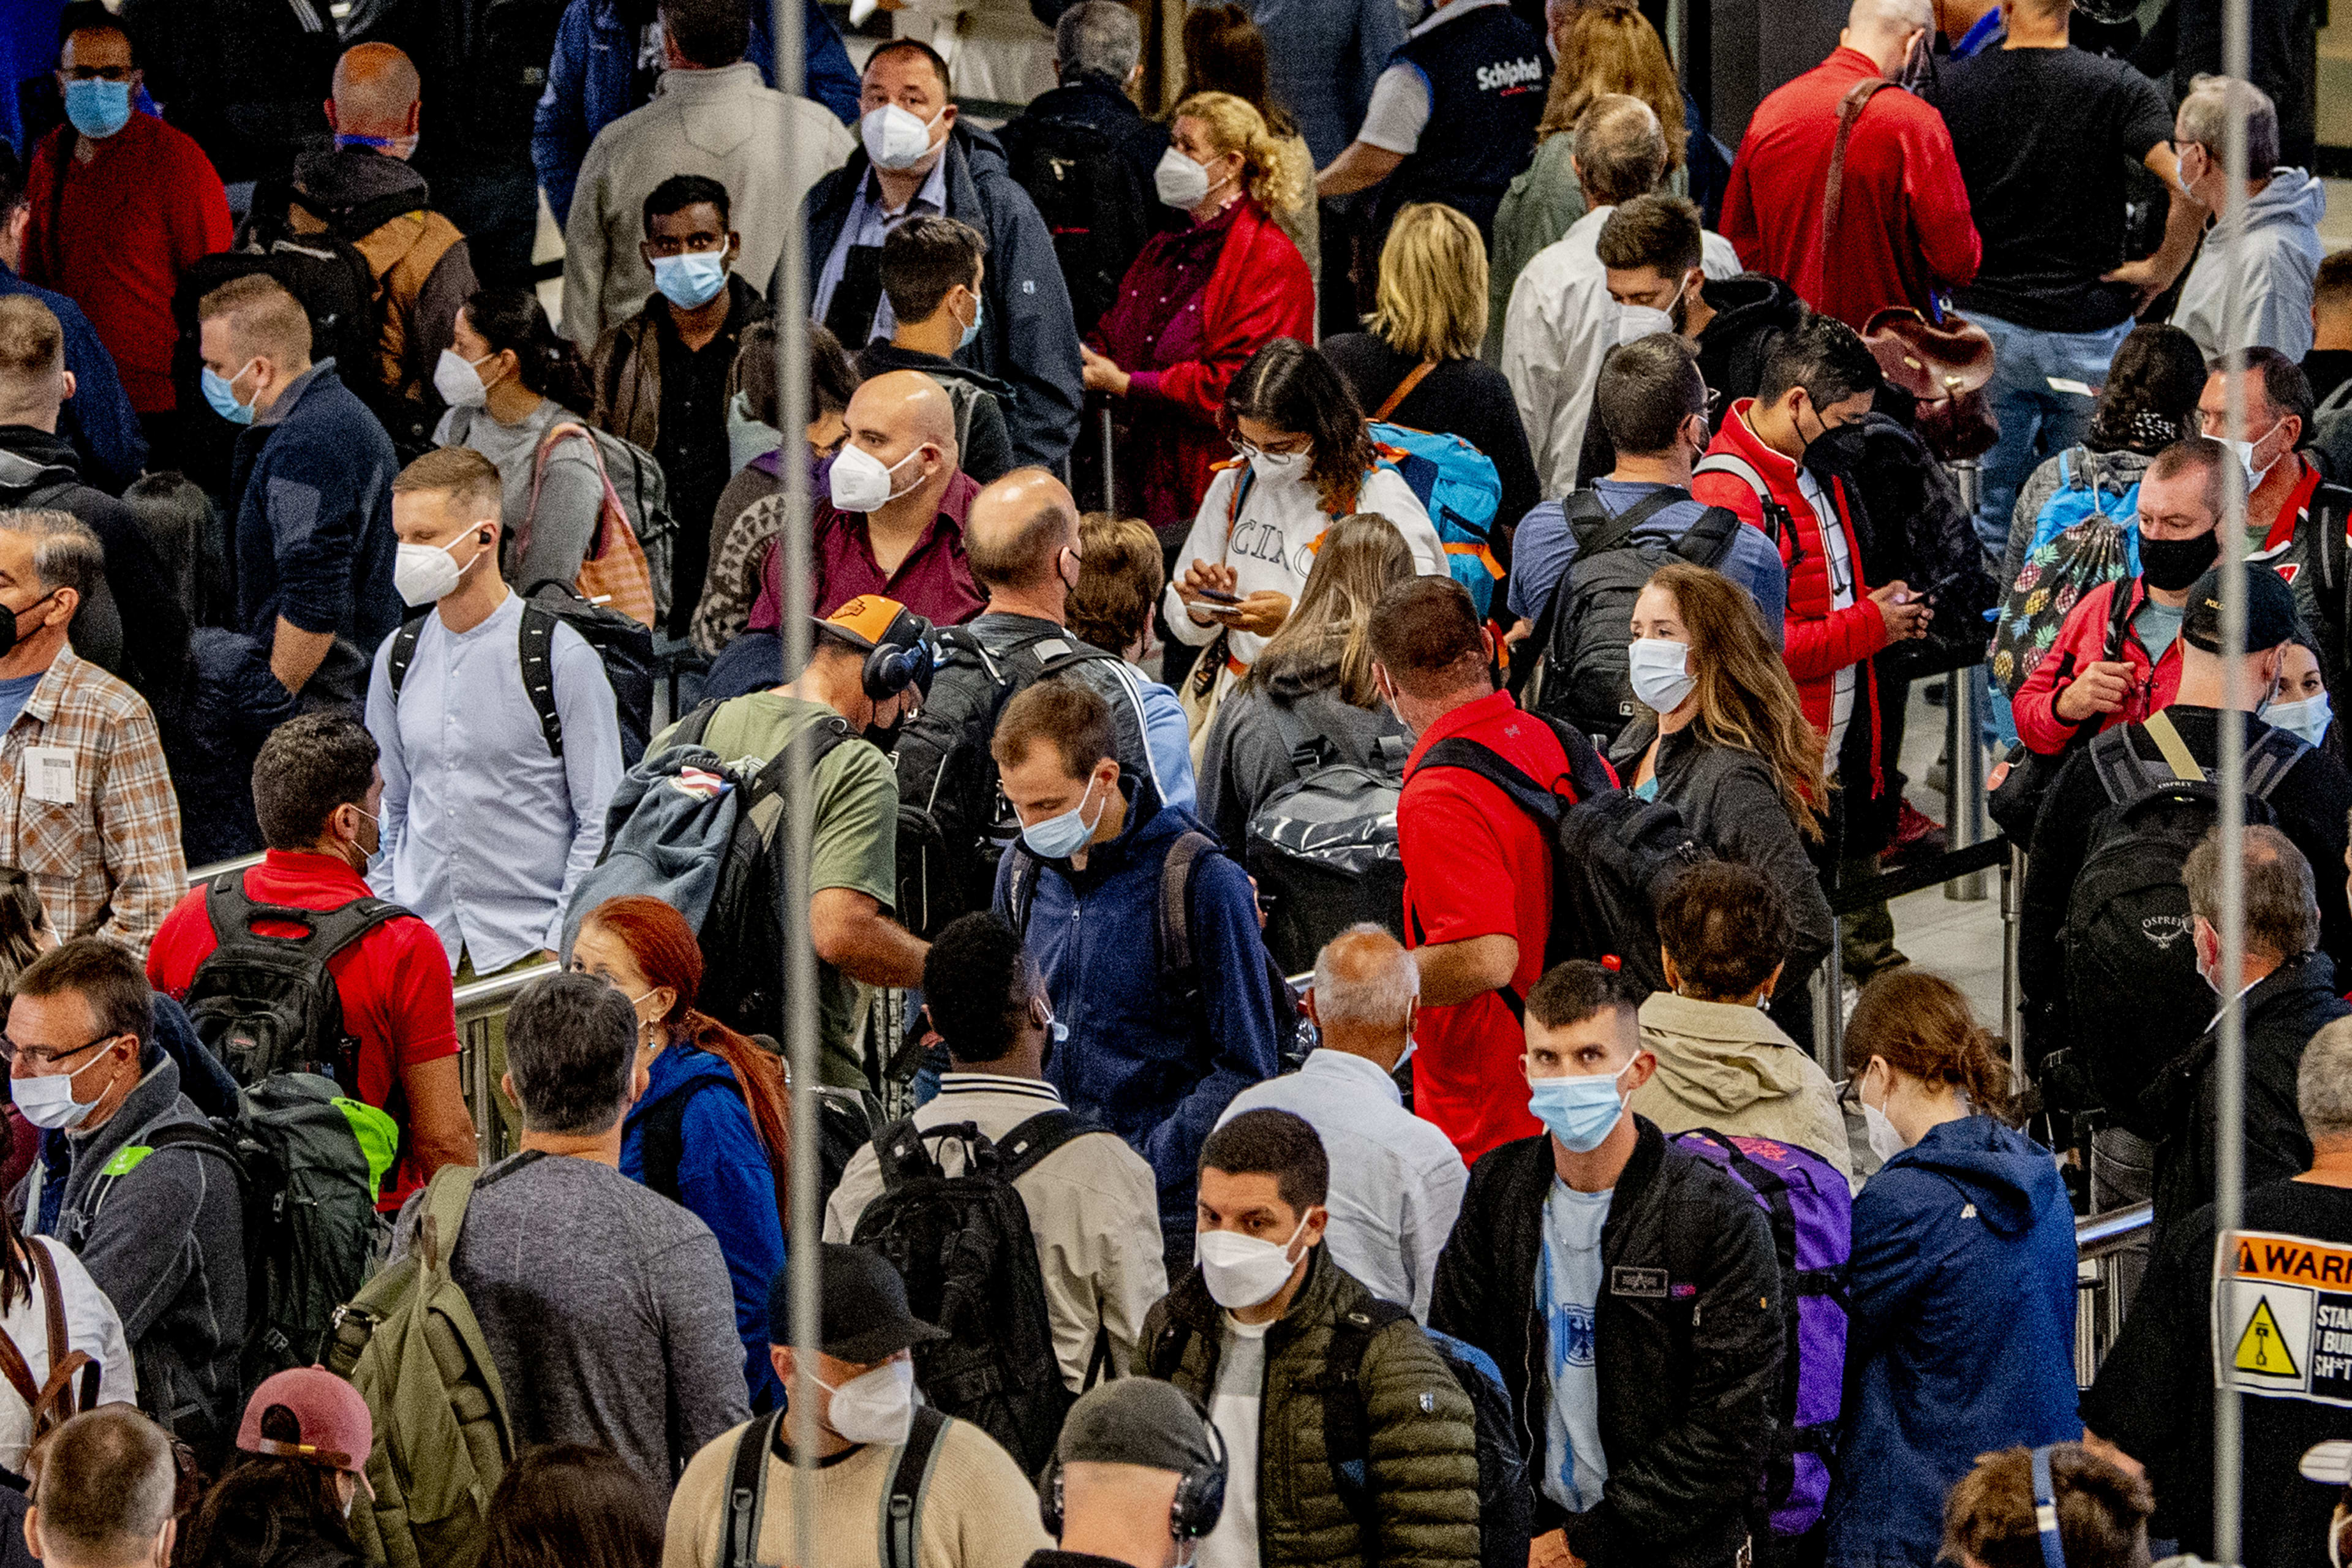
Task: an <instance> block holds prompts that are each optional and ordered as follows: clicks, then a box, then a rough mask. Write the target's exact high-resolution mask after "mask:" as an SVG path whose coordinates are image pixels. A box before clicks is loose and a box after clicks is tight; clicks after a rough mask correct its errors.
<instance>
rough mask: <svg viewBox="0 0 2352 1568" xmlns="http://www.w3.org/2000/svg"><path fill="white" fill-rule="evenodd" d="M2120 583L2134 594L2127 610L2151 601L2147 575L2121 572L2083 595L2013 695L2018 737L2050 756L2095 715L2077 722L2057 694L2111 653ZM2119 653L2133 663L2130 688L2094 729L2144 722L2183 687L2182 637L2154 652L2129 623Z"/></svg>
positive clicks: (2128, 612)
mask: <svg viewBox="0 0 2352 1568" xmlns="http://www.w3.org/2000/svg"><path fill="white" fill-rule="evenodd" d="M2119 588H2120V589H2124V590H2126V591H2127V592H2129V594H2130V595H2131V599H2130V602H2129V607H2128V608H2127V609H2126V611H2125V614H2126V616H2136V615H2137V614H2139V607H2140V606H2141V605H2144V604H2146V603H2147V582H2146V580H2145V579H2143V578H2139V577H2123V578H2118V579H2116V581H2115V582H2113V583H2106V584H2101V585H2100V586H2098V587H2096V588H2094V589H2092V590H2091V591H2090V592H2089V593H2087V594H2085V595H2083V597H2082V599H2081V600H2080V601H2079V602H2077V603H2076V605H2074V608H2073V609H2071V610H2069V611H2067V612H2066V619H2065V621H2064V622H2063V624H2062V625H2061V626H2059V628H2058V638H2057V640H2056V641H2055V642H2053V643H2052V644H2051V645H2050V651H2049V652H2047V653H2045V654H2043V655H2042V662H2041V663H2039V664H2037V665H2035V666H2034V667H2033V671H2032V674H2030V675H2028V676H2027V677H2026V678H2025V684H2024V685H2022V686H2021V687H2019V688H2018V689H2017V695H2016V696H2015V697H2014V698H2012V699H2011V700H2010V705H2009V706H2010V711H2011V713H2013V714H2015V715H2016V717H2017V738H2018V739H2019V740H2021V741H2022V742H2025V744H2026V746H2027V747H2028V748H2029V749H2031V750H2032V751H2036V752H2041V753H2042V755H2043V756H2045V757H2054V756H2056V755H2057V754H2058V753H2059V752H2063V751H2064V750H2065V749H2066V745H2067V742H2070V741H2072V740H2074V737H2075V736H2076V735H2077V734H2079V733H2081V732H2082V731H2083V728H2084V725H2086V724H2090V723H2092V720H2090V719H2085V720H2084V721H2083V722H2082V723H2081V724H2077V723H2075V722H2074V721H2072V720H2068V719H2061V718H2060V717H2059V716H2058V694H2059V693H2060V692H2062V691H2063V690H2065V689H2066V688H2067V687H2069V686H2071V685H2073V684H2074V677H2075V676H2076V674H2078V673H2079V672H2080V671H2081V670H2082V668H2083V667H2084V665H2088V664H2096V663H2098V662H2099V661H2100V660H2101V659H2103V658H2106V657H2107V651H2106V649H2107V620H2108V616H2109V615H2110V613H2111V612H2112V611H2113V610H2114V608H2115V603H2116V590H2117V589H2119ZM2116 658H2118V659H2120V660H2121V661H2122V662H2123V663H2125V664H2128V665H2130V666H2131V671H2132V688H2131V693H2130V695H2129V696H2127V697H2126V698H2125V699H2124V705H2123V707H2122V708H2121V709H2120V710H2117V711H2116V712H2113V713H2101V714H2096V715H2095V716H2094V717H2095V719H2096V721H2097V725H2096V728H2095V729H2094V730H2093V731H2091V732H2092V733H2094V734H2096V733H2098V731H2101V730H2111V729H2113V728H2115V727H2116V725H2117V724H2137V723H2139V722H2141V721H2144V720H2146V719H2147V716H2148V715H2149V714H2151V713H2153V712H2155V711H2156V710H2158V709H2159V708H2163V707H2166V706H2168V705H2169V704H2170V703H2171V701H2172V697H2173V693H2175V692H2177V691H2179V689H2180V639H2179V637H2174V638H2173V639H2172V646H2171V647H2168V648H2166V649H2165V650H2164V657H2163V658H2149V657H2148V652H2147V648H2145V647H2141V646H2140V640H2139V633H2138V632H2137V631H2135V630H2133V629H2131V628H2130V627H2129V626H2126V627H2125V630H2124V637H2123V644H2122V646H2121V647H2118V648H2117V649H2116Z"/></svg>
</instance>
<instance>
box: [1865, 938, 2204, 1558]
mask: <svg viewBox="0 0 2352 1568" xmlns="http://www.w3.org/2000/svg"><path fill="white" fill-rule="evenodd" d="M1845 1040H1846V1061H1847V1062H1848V1063H1849V1064H1851V1065H1852V1066H1853V1080H1852V1081H1853V1093H1854V1096H1855V1098H1856V1099H1857V1100H1860V1102H1861V1104H1862V1113H1863V1117H1864V1121H1866V1122H1867V1123H1868V1126H1869V1133H1870V1148H1871V1152H1872V1153H1873V1154H1874V1155H1875V1156H1876V1157H1877V1160H1878V1162H1879V1164H1878V1169H1877V1172H1876V1173H1875V1174H1874V1175H1872V1176H1871V1178H1870V1179H1869V1181H1868V1182H1866V1183H1864V1185H1863V1189H1862V1193H1861V1195H1860V1196H1858V1197H1856V1198H1855V1199H1854V1201H1853V1258H1852V1260H1851V1262H1850V1263H1849V1264H1848V1266H1847V1277H1846V1292H1847V1302H1848V1304H1847V1308H1846V1314H1847V1315H1846V1342H1845V1361H1846V1369H1845V1387H1846V1396H1845V1403H1844V1405H1843V1410H1842V1412H1841V1415H1840V1421H1839V1430H1838V1439H1837V1453H1838V1456H1839V1463H1838V1465H1837V1467H1836V1468H1835V1471H1834V1473H1833V1475H1832V1479H1831V1482H1830V1492H1829V1501H1828V1504H1827V1507H1826V1510H1825V1511H1824V1513H1823V1516H1822V1517H1823V1527H1824V1530H1825V1531H1826V1534H1827V1540H1828V1561H1829V1562H1830V1563H1833V1564H1861V1563H1930V1562H1933V1561H1934V1560H1935V1558H1936V1554H1937V1547H1938V1545H1939V1543H1940V1542H1941V1541H1942V1539H1943V1521H1944V1496H1945V1493H1946V1492H1947V1491H1948V1490H1949V1489H1951V1487H1952V1485H1953V1483H1954V1482H1956V1481H1958V1480H1959V1479H1961V1478H1962V1477H1963V1476H1965V1475H1967V1474H1968V1473H1969V1467H1970V1466H1972V1465H1973V1464H1974V1463H1975V1462H1976V1458H1977V1456H1978V1455H1979V1454H1983V1453H1987V1452H1989V1451H1991V1450H1993V1449H1998V1448H2006V1447H2011V1446H2012V1445H2016V1444H2023V1445H2025V1446H2027V1447H2032V1446H2034V1445H2036V1444H2042V1443H2072V1442H2075V1441H2078V1440H2080V1439H2081V1437H2082V1436H2083V1423H2082V1421H2081V1419H2080V1418H2079V1417H2078V1416H2077V1415H2076V1414H2075V1394H2074V1311H2075V1306H2074V1296H2075V1279H2074V1209H2073V1207H2072V1206H2071V1205H2070V1204H2069V1203H2068V1200H2067V1196H2066V1185H2065V1183H2064V1182H2063V1181H2062V1180H2061V1179H2060V1177H2059V1174H2058V1168H2057V1166H2056V1165H2055V1164H2054V1163H2053V1162H2052V1160H2051V1158H2050V1151H2049V1150H2047V1149H2044V1148H2042V1146H2041V1145H2040V1144H2038V1143H2036V1142H2033V1141H2032V1139H2030V1138H2028V1137H2027V1136H2026V1135H2025V1134H2024V1133H2022V1132H2020V1131H2017V1130H2016V1128H2015V1127H2014V1126H2013V1125H2012V1118H2013V1116H2014V1114H2015V1112H2014V1102H2013V1101H2012V1100H2011V1079H2010V1072H2009V1063H2008V1048H2007V1047H2005V1046H2003V1045H2002V1044H2001V1042H2000V1041H1999V1040H1997V1039H1995V1038H1993V1037H1992V1036H1990V1034H1988V1033H1987V1032H1986V1031H1984V1030H1983V1029H1980V1028H1979V1027H1978V1026H1977V1023H1976V1019H1975V1018H1974V1017H1973V1016H1971V1015H1970V1014H1969V1005H1968V1001H1967V999H1966V998H1965V997H1963V996H1962V995H1961V994H1960V993H1959V991H1958V988H1957V987H1955V986H1954V985H1952V984H1950V983H1949V982H1948V981H1946V980H1942V979H1939V978H1938V977H1937V976H1935V975H1932V974H1928V973H1924V972H1922V971H1920V970H1918V969H1916V968H1907V969H1903V970H1899V971H1897V972H1896V973H1892V974H1885V975H1881V976H1880V977H1878V978H1877V979H1875V980H1874V981H1872V982H1871V983H1870V984H1868V985H1866V986H1864V988H1863V992H1862V995H1861V997H1860V999H1859V1000H1858V1001H1856V1002H1855V1004H1854V1007H1853V1016H1852V1018H1851V1019H1850V1020H1849V1021H1848V1022H1847V1024H1846V1035H1845ZM2209 1261H2210V1255H2209Z"/></svg>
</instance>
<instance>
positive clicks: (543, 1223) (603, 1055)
mask: <svg viewBox="0 0 2352 1568" xmlns="http://www.w3.org/2000/svg"><path fill="white" fill-rule="evenodd" d="M636 1044H637V1020H636V1013H635V1010H634V1009H633V1008H632V1007H631V1006H630V1005H629V1002H628V999H627V998H626V997H625V996H623V995H622V994H621V993H619V992H618V991H616V990H614V989H613V987H611V986H610V985H607V984H605V983H604V981H602V980H598V979H594V978H593V977H591V976H589V975H585V974H551V975H549V976H548V977H547V978H546V979H544V980H541V981H539V982H537V983H535V984H532V985H531V986H530V987H529V988H528V989H526V990H525V991H523V992H522V993H521V994H520V995H519V996H517V997H516V998H515V1001H514V1005H513V1006H511V1007H510V1008H509V1009H508V1012H507V1071H506V1077H505V1079H503V1087H504V1088H505V1089H506V1092H507V1093H508V1095H509V1096H510V1097H511V1098H512V1099H513V1100H515V1101H516V1102H517V1103H518V1104H520V1106H521V1107H522V1124H523V1131H522V1152H520V1153H519V1154H516V1155H514V1156H512V1157H511V1158H509V1159H506V1160H502V1161H500V1162H499V1163H497V1164H495V1165H493V1166H491V1167H490V1168H489V1169H488V1170H487V1171H485V1172H483V1173H482V1174H481V1177H480V1179H479V1180H478V1181H477V1182H476V1183H475V1184H474V1195H473V1199H472V1202H471V1203H470V1204H469V1205H468V1206H467V1211H466V1224H465V1227H464V1228H463V1229H462V1230H460V1231H459V1232H458V1237H457V1250H456V1251H455V1253H454V1254H453V1255H452V1257H451V1259H450V1272H451V1275H452V1276H453V1277H454V1278H455V1279H456V1280H457V1285H458V1288H459V1289H462V1290H464V1291H465V1293H466V1300H467V1301H468V1302H470V1303H471V1304H472V1306H473V1309H474V1316H475V1318H476V1319H477V1320H478V1321H479V1322H480V1324H481V1326H482V1337H483V1338H484V1339H485V1340H486V1341H488V1343H489V1347H490V1360H491V1361H492V1363H495V1364H496V1365H497V1367H498V1369H499V1383H500V1384H502V1385H503V1386H504V1387H505V1389H506V1396H507V1408H508V1412H509V1415H510V1416H511V1417H512V1419H513V1422H514V1436H515V1441H516V1443H517V1444H518V1445H520V1446H528V1445H530V1444H533V1443H587V1444H592V1445H594V1446H596V1447H605V1448H610V1449H612V1450H613V1451H614V1453H615V1454H618V1455H619V1456H620V1457H621V1458H622V1459H624V1460H625V1461H626V1462H627V1463H628V1464H629V1465H630V1466H631V1467H632V1468H635V1470H636V1471H637V1473H638V1474H639V1475H640V1476H642V1477H643V1478H644V1479H645V1481H646V1485H647V1486H649V1487H652V1488H654V1489H655V1491H656V1495H657V1496H664V1497H666V1496H667V1495H668V1494H669V1490H670V1488H671V1487H672V1486H673V1485H674V1484H675V1483H676V1481H677V1476H678V1473H679V1471H681V1470H682V1469H684V1468H685V1467H686V1462H687V1461H688V1459H690V1458H693V1457H694V1455H695V1452H696V1451H697V1450H698V1449H699V1448H700V1447H702V1446H703V1445H704V1444H706V1443H708V1442H709V1441H710V1440H711V1439H712V1438H714V1437H716V1436H719V1434H720V1433H722V1432H725V1431H726V1430H728V1428H730V1427H731V1426H737V1425H740V1423H742V1422H743V1421H745V1420H748V1419H749V1418H750V1416H751V1399H750V1396H749V1394H747V1393H746V1391H745V1388H744V1384H743V1347H742V1343H741V1342H740V1341H739V1340H738V1339H737V1338H736V1337H735V1309H734V1300H735V1297H734V1290H733V1288H732V1287H731V1286H730V1284H729V1282H728V1276H727V1263H726V1259H725V1258H722V1257H721V1256H720V1255H719V1243H718V1241H717V1239H716V1238H714V1237H712V1236H711V1234H710V1229H709V1226H706V1225H704V1224H703V1223H702V1222H701V1221H700V1220H698V1219H697V1218H695V1217H694V1215H690V1214H688V1212H687V1211H686V1210H684V1209H682V1208H680V1207H678V1205H676V1204H674V1203H672V1202H670V1201H669V1200H668V1199H667V1198H665V1197H662V1196H660V1195H659V1194H656V1193H654V1192H652V1191H651V1190H649V1189H648V1188H646V1187H644V1186H641V1185H640V1184H637V1183H636V1182H635V1181H633V1180H631V1179H630V1178H629V1177H627V1176H625V1175H623V1174H622V1173H621V1169H620V1166H621V1160H622V1152H621V1123H622V1121H623V1120H624V1119H625V1117H626V1116H627V1114H628V1110H629V1107H630V1105H631V1104H632V1103H634V1102H635V1100H636V1098H637V1097H638V1096H639V1095H641V1094H643V1093H644V1092H645V1089H646V1070H645V1068H642V1067H639V1066H638V1065H637V1061H636ZM416 1213H417V1205H416V1204H415V1202H414V1201H412V1202H411V1203H410V1205H408V1208H407V1209H406V1210H405V1211H404V1212H403V1214H402V1215H401V1222H400V1237H399V1246H398V1247H397V1248H396V1250H399V1251H404V1250H405V1249H406V1247H407V1245H408V1240H409V1236H410V1233H411V1231H412V1229H413V1227H414V1226H415V1218H416Z"/></svg>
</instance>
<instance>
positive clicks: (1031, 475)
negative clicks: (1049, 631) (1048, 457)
mask: <svg viewBox="0 0 2352 1568" xmlns="http://www.w3.org/2000/svg"><path fill="white" fill-rule="evenodd" d="M963 546H964V551H965V552H966V553H967V554H968V555H969V556H970V558H971V574H972V576H973V577H974V578H976V579H978V580H979V583H980V585H981V586H982V587H983V588H986V589H988V590H989V592H990V595H991V597H992V599H993V598H994V597H996V596H998V595H1003V594H1006V593H1011V594H1015V595H1022V596H1024V597H1035V596H1038V595H1044V596H1045V597H1048V598H1051V597H1054V596H1055V594H1054V587H1055V584H1056V583H1062V584H1065V586H1064V588H1063V590H1062V592H1063V593H1064V594H1066V593H1067V592H1068V589H1067V586H1066V584H1067V579H1066V578H1065V577H1063V575H1062V552H1064V551H1073V552H1075V551H1076V549H1077V548H1078V505H1077V502H1076V501H1075V500H1071V499H1070V492H1069V489H1068V487H1066V485H1064V484H1063V483H1062V481H1061V480H1060V479H1055V477H1054V476H1053V475H1052V474H1049V473H1047V472H1046V471H1045V469H1043V468H1015V469H1013V471H1012V472H1011V473H1009V474H1007V475H1005V476H1004V477H1003V479H999V480H997V481H996V482H995V483H994V484H992V485H990V486H989V487H988V488H987V489H983V490H982V491H981V492H980V494H979V495H978V496H976V497H974V498H973V499H972V503H971V517H970V518H969V519H968V520H966V521H965V523H964V525H963ZM1073 575H1075V572H1073ZM1057 618H1058V617H1057Z"/></svg>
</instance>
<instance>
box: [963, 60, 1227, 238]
mask: <svg viewBox="0 0 2352 1568" xmlns="http://www.w3.org/2000/svg"><path fill="white" fill-rule="evenodd" d="M1038 120H1074V121H1077V122H1078V123H1079V124H1081V125H1087V126H1092V127H1093V128H1094V129H1095V130H1097V131H1099V132H1102V134H1103V140H1104V141H1106V142H1109V143H1110V144H1111V146H1112V147H1113V148H1115V149H1117V150H1118V155H1119V156H1120V157H1122V158H1124V159H1126V160H1127V163H1128V167H1129V168H1130V169H1133V170H1134V171H1135V178H1136V183H1137V184H1138V185H1139V186H1140V187H1141V189H1142V191H1143V194H1144V195H1145V196H1147V197H1149V196H1150V195H1152V191H1153V185H1152V175H1153V174H1155V173H1157V172H1158V170H1159V168H1160V154H1161V153H1165V152H1167V151H1168V127H1166V126H1165V125H1162V124H1160V123H1159V122H1157V121H1150V120H1146V119H1145V118H1143V111H1142V110H1139V109H1137V108H1136V107H1135V100H1133V99H1131V98H1129V97H1128V96H1127V94H1126V92H1125V91H1124V90H1122V89H1120V87H1119V85H1118V83H1117V82H1115V81H1113V80H1111V79H1110V78H1108V77H1107V76H1098V75H1097V74H1095V73H1094V72H1092V71H1080V72H1079V73H1077V74H1076V76H1074V77H1072V78H1071V79H1068V80H1066V81H1065V82H1063V83H1062V85H1061V86H1059V87H1057V88H1055V89H1054V90H1053V91H1051V92H1041V93H1039V94H1038V95H1037V96H1036V97H1035V98H1033V99H1031V100H1029V107H1028V108H1026V109H1024V110H1022V111H1021V115H1020V118H1019V119H1016V120H1014V121H1012V122H1011V123H1009V124H1007V125H1006V126H1005V127H1004V129H1003V131H1002V132H998V135H999V136H1000V137H1001V138H1002V139H1003V142H1004V143H1005V146H1006V148H1007V150H1008V151H1009V150H1010V149H1011V147H1012V144H1013V142H1014V141H1015V140H1017V139H1018V138H1019V137H1020V136H1022V135H1023V134H1024V130H1023V126H1024V121H1038ZM1151 205H1152V207H1153V209H1154V210H1153V211H1152V212H1151V213H1150V215H1149V216H1148V217H1147V218H1146V220H1145V221H1146V222H1147V223H1148V224H1150V226H1152V227H1154V228H1171V229H1172V228H1175V227H1177V226H1181V225H1182V224H1184V223H1187V222H1189V221H1191V220H1190V219H1188V218H1187V217H1186V216H1184V215H1183V214H1182V213H1180V212H1178V211H1177V210H1176V209H1175V208H1173V207H1171V206H1167V205H1162V204H1161V203H1159V202H1156V201H1155V202H1153V203H1152V204H1151Z"/></svg>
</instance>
